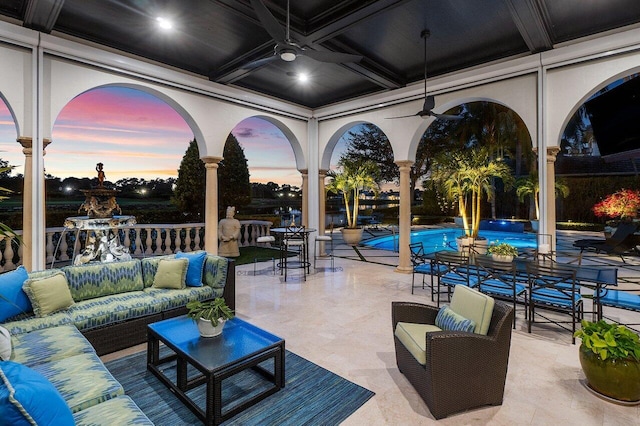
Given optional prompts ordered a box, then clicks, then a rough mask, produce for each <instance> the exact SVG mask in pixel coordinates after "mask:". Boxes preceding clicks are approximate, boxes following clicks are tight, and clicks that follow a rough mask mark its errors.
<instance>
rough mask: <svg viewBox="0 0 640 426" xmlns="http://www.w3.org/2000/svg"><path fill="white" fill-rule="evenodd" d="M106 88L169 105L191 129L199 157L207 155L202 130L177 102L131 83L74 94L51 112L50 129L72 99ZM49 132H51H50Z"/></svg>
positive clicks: (109, 84)
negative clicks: (133, 92)
mask: <svg viewBox="0 0 640 426" xmlns="http://www.w3.org/2000/svg"><path fill="white" fill-rule="evenodd" d="M108 87H124V88H127V89H133V90H139V91H141V92H145V93H148V94H150V95H152V96H154V97H156V98H158V99H160V100H162V101H164V102H165V103H166V104H167V105H169V106H170V107H171V108H173V110H174V111H176V112H177V113H178V114H179V115H180V117H182V119H183V120H184V121H185V122H186V123H187V125H188V126H189V128H190V129H191V131H192V132H193V136H194V138H195V140H196V143H197V144H198V150H199V152H200V157H204V156H206V155H207V146H206V143H205V139H204V135H203V133H202V130H201V129H200V126H198V124H197V123H196V121H195V119H194V118H193V117H192V116H191V114H189V112H187V110H186V109H185V108H184V107H182V105H180V104H179V103H178V102H176V101H175V100H174V99H172V98H171V97H170V96H169V95H167V94H166V93H163V92H161V91H159V90H156V89H154V88H152V87H148V86H144V85H141V84H133V83H108V84H102V85H99V86H95V87H92V88H90V89H87V90H84V91H82V92H80V93H78V94H76V95H75V96H73V97H71V98H70V99H69V100H68V101H67V102H66V103H65V104H64V105H62V107H61V108H60V109H59V110H58V111H52V115H53V113H55V119H54V120H52V122H51V128H52V129H53V125H54V124H55V122H56V120H57V119H58V116H59V115H60V113H61V112H62V110H63V109H64V107H65V106H66V105H68V104H69V102H71V101H72V100H73V99H75V98H77V97H78V96H80V95H82V94H84V93H87V92H90V91H93V90H98V89H104V88H108ZM50 132H51V130H50Z"/></svg>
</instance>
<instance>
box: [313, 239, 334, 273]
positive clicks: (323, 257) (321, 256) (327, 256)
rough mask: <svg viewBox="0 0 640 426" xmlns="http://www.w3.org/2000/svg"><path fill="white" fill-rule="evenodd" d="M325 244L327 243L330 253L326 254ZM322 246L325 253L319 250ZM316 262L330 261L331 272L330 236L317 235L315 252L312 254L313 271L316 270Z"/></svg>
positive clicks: (331, 249)
mask: <svg viewBox="0 0 640 426" xmlns="http://www.w3.org/2000/svg"><path fill="white" fill-rule="evenodd" d="M326 243H329V247H330V251H329V253H328V254H327V253H326V248H327V246H326ZM323 244H324V249H325V253H322V252H321V250H320V248H321V247H322V245H323ZM316 260H331V270H332V271H333V270H334V269H335V268H334V261H333V236H331V235H318V236H317V237H316V239H315V251H314V253H313V269H318V268H317V267H316Z"/></svg>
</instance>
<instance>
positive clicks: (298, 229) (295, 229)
mask: <svg viewBox="0 0 640 426" xmlns="http://www.w3.org/2000/svg"><path fill="white" fill-rule="evenodd" d="M307 235H308V234H307V233H306V231H305V227H304V226H290V227H287V230H286V232H285V234H284V240H283V244H282V255H281V264H282V265H283V268H282V269H284V280H285V281H287V270H288V269H289V268H296V269H298V268H302V272H303V275H304V280H305V281H306V280H307V272H308V271H307V269H308V268H309V255H308V252H307ZM289 251H296V252H297V255H298V261H297V263H294V262H289V260H288V254H289Z"/></svg>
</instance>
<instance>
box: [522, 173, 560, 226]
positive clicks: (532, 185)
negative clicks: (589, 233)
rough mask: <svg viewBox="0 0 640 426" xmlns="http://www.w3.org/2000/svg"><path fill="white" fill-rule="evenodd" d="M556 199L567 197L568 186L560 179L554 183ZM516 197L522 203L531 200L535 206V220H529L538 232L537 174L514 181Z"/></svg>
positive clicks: (538, 196)
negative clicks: (527, 198)
mask: <svg viewBox="0 0 640 426" xmlns="http://www.w3.org/2000/svg"><path fill="white" fill-rule="evenodd" d="M555 191H556V197H558V196H561V197H562V198H567V197H568V196H569V186H568V185H567V184H566V183H564V182H563V181H562V180H560V179H556V182H555ZM516 195H517V196H518V199H519V200H520V201H524V199H525V197H527V196H529V197H531V198H533V203H534V206H535V215H536V218H535V219H531V228H532V229H533V230H534V231H536V232H537V231H538V221H539V220H540V182H539V181H538V173H536V172H534V173H532V174H530V175H529V176H527V177H521V178H519V179H518V180H517V181H516Z"/></svg>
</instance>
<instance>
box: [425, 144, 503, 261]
mask: <svg viewBox="0 0 640 426" xmlns="http://www.w3.org/2000/svg"><path fill="white" fill-rule="evenodd" d="M494 178H501V179H502V181H503V182H504V183H505V185H504V186H505V189H506V188H507V187H508V186H509V184H510V183H511V181H512V179H513V176H512V175H511V169H510V168H509V166H508V165H507V164H506V163H504V162H503V161H502V160H500V159H493V158H492V157H491V155H490V152H489V150H488V149H487V148H484V147H483V148H474V149H468V150H464V151H447V152H445V153H444V154H443V155H442V156H440V158H438V159H437V160H436V161H435V162H434V167H433V179H434V180H436V181H439V182H441V183H442V184H443V186H444V188H445V189H446V192H447V195H448V196H449V197H450V198H451V199H455V200H457V201H458V211H459V212H460V216H461V217H462V225H463V228H464V233H465V236H464V237H462V238H459V239H458V241H457V242H458V249H459V250H461V251H464V250H465V248H464V247H465V246H469V245H476V246H477V243H478V241H479V240H484V239H483V238H482V237H478V231H479V230H480V218H481V206H482V196H483V194H486V195H487V200H488V201H491V200H492V199H493V197H494V195H495V187H494V185H493V180H494ZM469 211H470V212H471V216H470V217H469V214H468V212H469ZM465 240H466V241H465ZM484 242H485V244H486V240H484ZM485 246H486V245H485ZM480 252H481V251H480Z"/></svg>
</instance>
